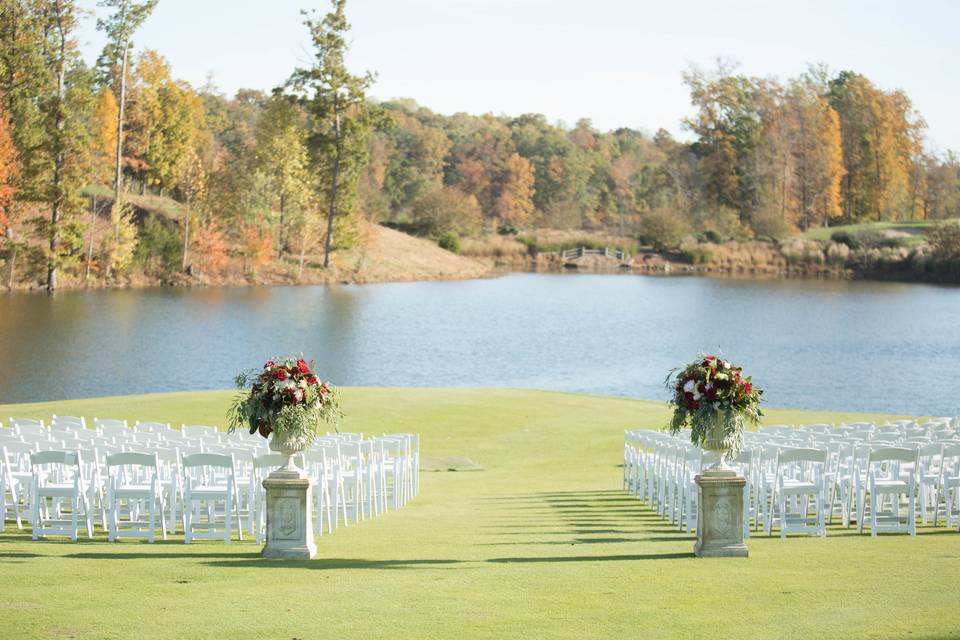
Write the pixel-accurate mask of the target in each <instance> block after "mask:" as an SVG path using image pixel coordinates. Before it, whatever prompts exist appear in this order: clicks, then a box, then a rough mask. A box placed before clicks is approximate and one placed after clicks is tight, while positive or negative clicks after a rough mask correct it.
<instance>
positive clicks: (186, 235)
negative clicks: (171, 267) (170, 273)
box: [180, 198, 190, 271]
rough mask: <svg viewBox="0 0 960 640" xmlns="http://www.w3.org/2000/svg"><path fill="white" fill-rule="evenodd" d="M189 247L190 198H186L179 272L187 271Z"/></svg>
mask: <svg viewBox="0 0 960 640" xmlns="http://www.w3.org/2000/svg"><path fill="white" fill-rule="evenodd" d="M189 247H190V198H187V206H186V207H185V208H184V212H183V264H181V265H180V270H181V271H186V270H187V249H188V248H189Z"/></svg>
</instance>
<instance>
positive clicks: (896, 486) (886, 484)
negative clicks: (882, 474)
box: [872, 480, 910, 493]
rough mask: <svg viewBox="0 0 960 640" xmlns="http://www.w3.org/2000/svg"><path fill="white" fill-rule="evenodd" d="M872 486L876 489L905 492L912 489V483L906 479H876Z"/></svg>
mask: <svg viewBox="0 0 960 640" xmlns="http://www.w3.org/2000/svg"><path fill="white" fill-rule="evenodd" d="M872 488H873V490H874V491H881V492H884V493H886V492H894V491H896V492H899V493H904V492H906V491H908V490H909V489H910V484H909V483H907V482H905V481H904V480H874V481H873V485H872Z"/></svg>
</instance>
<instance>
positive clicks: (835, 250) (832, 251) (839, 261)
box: [827, 242, 850, 266]
mask: <svg viewBox="0 0 960 640" xmlns="http://www.w3.org/2000/svg"><path fill="white" fill-rule="evenodd" d="M849 257H850V246H849V245H847V244H846V243H841V242H831V243H830V244H828V245H827V262H829V263H830V264H833V265H837V266H843V265H845V264H846V263H847V258H849Z"/></svg>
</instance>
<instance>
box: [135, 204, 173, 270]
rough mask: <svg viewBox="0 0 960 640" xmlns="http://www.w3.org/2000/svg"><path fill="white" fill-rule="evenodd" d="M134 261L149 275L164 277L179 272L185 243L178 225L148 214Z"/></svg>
mask: <svg viewBox="0 0 960 640" xmlns="http://www.w3.org/2000/svg"><path fill="white" fill-rule="evenodd" d="M133 259H134V261H135V262H136V263H137V264H139V265H141V266H142V267H143V269H144V271H145V272H146V273H148V274H152V275H157V276H161V277H163V276H168V275H170V274H172V273H175V272H176V271H179V270H180V265H181V262H182V260H183V243H182V242H181V241H180V234H179V232H178V230H177V227H176V225H174V224H172V223H168V222H165V221H164V220H163V219H161V218H160V217H158V216H156V215H154V214H148V215H147V216H146V217H145V218H144V220H143V226H142V227H141V229H140V235H139V239H138V242H137V246H136V249H135V250H134V254H133Z"/></svg>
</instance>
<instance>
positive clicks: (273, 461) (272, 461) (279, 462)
mask: <svg viewBox="0 0 960 640" xmlns="http://www.w3.org/2000/svg"><path fill="white" fill-rule="evenodd" d="M286 463H287V459H286V458H285V457H284V456H283V455H281V454H279V453H265V454H263V455H260V456H256V457H255V458H254V459H253V468H254V469H279V468H280V467H282V466H283V465H285V464H286Z"/></svg>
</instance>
